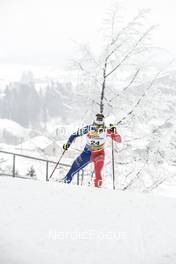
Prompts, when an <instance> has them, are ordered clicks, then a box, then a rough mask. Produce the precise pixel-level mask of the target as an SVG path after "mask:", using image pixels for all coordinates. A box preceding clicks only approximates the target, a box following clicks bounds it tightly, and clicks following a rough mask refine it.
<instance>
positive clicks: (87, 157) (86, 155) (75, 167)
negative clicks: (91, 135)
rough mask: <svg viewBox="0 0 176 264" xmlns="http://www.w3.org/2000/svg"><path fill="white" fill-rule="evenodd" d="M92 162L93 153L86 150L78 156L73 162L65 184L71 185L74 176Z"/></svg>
mask: <svg viewBox="0 0 176 264" xmlns="http://www.w3.org/2000/svg"><path fill="white" fill-rule="evenodd" d="M90 162H91V151H90V150H88V149H86V148H85V149H84V151H83V152H82V153H81V154H80V156H78V157H77V158H76V159H75V161H74V162H73V164H72V166H71V168H70V170H69V171H68V173H67V175H66V176H65V178H64V182H65V183H70V182H71V181H72V179H73V176H74V175H75V174H76V173H77V172H78V171H79V170H81V169H82V168H84V167H85V166H86V165H88V164H89V163H90Z"/></svg>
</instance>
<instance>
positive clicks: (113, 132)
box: [107, 124, 122, 143]
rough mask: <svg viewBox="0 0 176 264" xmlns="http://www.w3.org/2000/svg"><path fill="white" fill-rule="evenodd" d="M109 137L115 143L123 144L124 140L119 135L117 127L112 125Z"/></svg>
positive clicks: (108, 130) (108, 131) (109, 129)
mask: <svg viewBox="0 0 176 264" xmlns="http://www.w3.org/2000/svg"><path fill="white" fill-rule="evenodd" d="M107 136H108V137H111V138H112V139H113V140H114V141H116V142H118V143H121V142H122V138H121V136H120V135H119V134H118V133H117V130H116V126H114V125H112V124H111V125H110V128H108V129H107Z"/></svg>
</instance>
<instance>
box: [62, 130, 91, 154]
mask: <svg viewBox="0 0 176 264" xmlns="http://www.w3.org/2000/svg"><path fill="white" fill-rule="evenodd" d="M88 131H89V126H86V127H83V128H81V129H78V131H77V132H74V133H73V134H71V136H70V137H69V139H68V141H67V143H66V144H64V145H63V148H64V149H65V150H67V149H68V148H69V147H70V145H71V144H72V142H73V141H74V140H75V139H76V138H77V137H80V136H83V135H85V134H87V133H88Z"/></svg>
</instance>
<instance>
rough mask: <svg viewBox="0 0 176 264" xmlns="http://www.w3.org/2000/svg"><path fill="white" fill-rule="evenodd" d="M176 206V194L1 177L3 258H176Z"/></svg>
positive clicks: (163, 261)
mask: <svg viewBox="0 0 176 264" xmlns="http://www.w3.org/2000/svg"><path fill="white" fill-rule="evenodd" d="M175 209H176V199H175V198H167V197H162V196H155V195H151V194H140V193H134V192H129V191H126V192H119V191H112V190H105V189H95V188H88V187H81V188H80V187H77V186H73V185H62V184H58V183H54V182H49V183H45V182H37V181H32V180H31V181H29V180H28V181H26V180H21V179H16V178H5V177H1V178H0V212H1V215H0V238H1V239H0V263H2V264H35V263H39V262H40V263H42V264H45V263H46V264H56V263H63V264H67V263H84V264H95V263H101V264H105V263H110V264H115V263H120V264H123V263H124V264H145V263H146V264H148V263H150V264H170V263H172V264H174V263H176V232H175V229H176V228H175V223H176V213H175ZM64 232H65V233H64ZM84 232H87V233H84ZM109 232H113V234H116V235H117V236H116V237H112V236H111V237H110V236H109V237H108V234H110V233H109ZM54 234H56V235H57V237H55V236H54ZM58 234H59V235H62V236H61V237H59V236H58ZM65 234H69V235H70V234H71V235H72V237H71V236H69V237H68V236H65V237H63V236H64V235H65ZM75 234H76V235H78V234H79V235H82V237H81V238H78V237H76V236H75ZM84 234H86V235H87V236H86V235H85V236H83V235H84ZM90 234H93V235H90ZM111 234H112V233H111Z"/></svg>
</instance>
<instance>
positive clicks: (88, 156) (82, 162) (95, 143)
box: [63, 114, 121, 187]
mask: <svg viewBox="0 0 176 264" xmlns="http://www.w3.org/2000/svg"><path fill="white" fill-rule="evenodd" d="M82 135H86V139H87V143H86V146H85V148H84V150H83V152H82V153H81V154H80V156H78V157H77V158H76V160H75V161H74V162H73V164H72V166H71V168H70V170H69V171H68V173H67V175H66V176H65V178H64V182H65V183H70V182H71V181H72V179H73V176H74V175H75V174H76V173H77V172H78V171H79V170H81V169H82V168H84V167H85V166H86V165H87V164H89V163H90V162H93V163H94V170H95V180H94V184H95V187H101V185H102V176H101V171H102V168H103V166H104V156H105V153H104V145H105V142H106V138H107V137H111V138H112V139H113V140H114V141H116V142H118V143H120V142H121V137H120V135H119V134H118V133H117V131H116V126H114V125H110V126H109V128H106V127H105V124H104V115H103V114H97V115H96V120H95V121H94V122H93V124H92V125H88V126H85V127H84V128H82V129H79V130H78V131H77V132H76V133H73V134H72V135H71V136H70V137H69V139H68V142H67V143H66V144H64V145H63V149H64V150H67V149H68V148H69V147H70V145H71V143H72V142H73V141H74V139H75V138H77V137H79V136H82Z"/></svg>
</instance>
